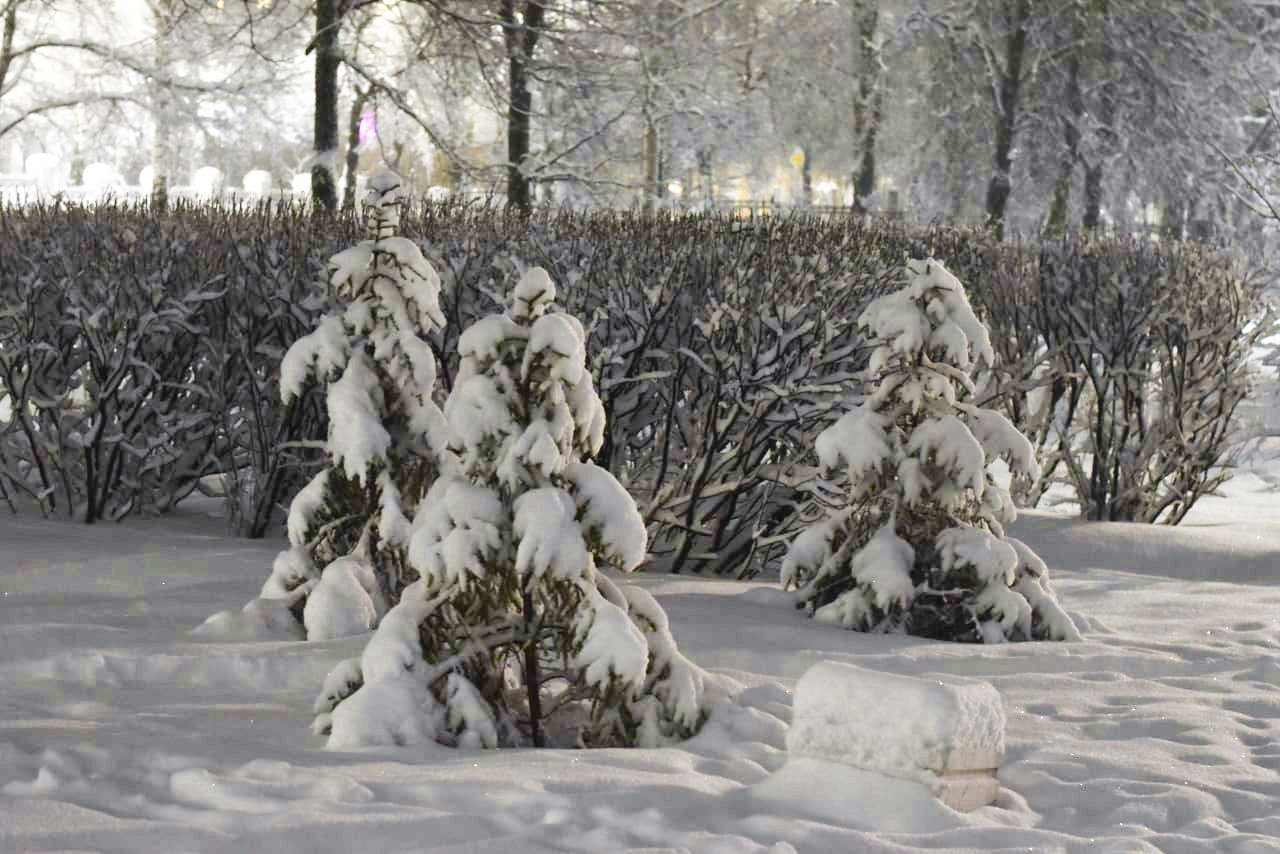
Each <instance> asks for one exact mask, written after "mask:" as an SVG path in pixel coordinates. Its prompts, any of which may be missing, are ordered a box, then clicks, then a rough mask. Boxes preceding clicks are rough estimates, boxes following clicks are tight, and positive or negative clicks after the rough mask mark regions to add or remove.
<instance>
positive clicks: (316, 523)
mask: <svg viewBox="0 0 1280 854" xmlns="http://www.w3.org/2000/svg"><path fill="white" fill-rule="evenodd" d="M400 201H401V197H400V179H399V176H397V175H395V174H394V173H392V172H389V171H384V172H381V173H379V174H378V175H375V176H374V177H373V178H372V179H371V180H370V182H369V192H368V196H367V198H366V202H365V204H366V208H365V210H366V215H367V217H368V228H369V238H368V239H367V240H364V241H362V242H360V243H359V244H357V245H356V246H353V247H352V248H350V249H347V250H345V251H343V252H340V253H338V254H337V255H335V256H333V258H332V259H331V260H330V262H329V272H330V275H329V281H328V296H329V297H330V298H331V299H332V300H333V301H334V302H335V303H336V305H335V308H334V309H333V310H332V311H330V312H329V313H328V314H326V315H324V316H323V317H322V318H321V319H320V322H319V325H318V326H317V328H316V329H315V331H313V332H311V333H310V334H308V335H306V336H304V337H302V338H301V339H299V340H298V341H296V342H295V343H294V344H293V346H292V347H290V348H289V351H288V352H287V353H286V354H285V357H284V361H283V362H282V364H281V367H280V389H281V395H282V397H283V398H284V402H285V403H288V402H289V401H290V400H292V399H293V398H294V397H297V396H299V395H300V394H302V390H303V387H304V386H305V385H306V384H307V383H308V382H319V383H323V384H324V385H325V386H326V387H327V392H326V406H327V410H328V416H329V438H328V443H327V447H326V449H327V451H328V455H329V465H327V466H326V467H325V468H324V469H322V470H321V471H320V472H319V473H318V474H317V475H316V476H315V477H314V478H313V479H312V480H311V482H310V483H309V484H307V486H306V487H304V488H303V489H302V490H301V492H299V493H298V495H297V496H296V497H295V498H294V500H293V503H292V505H291V506H290V508H289V520H288V527H289V541H290V543H291V544H292V549H291V550H289V551H288V552H285V553H283V554H282V555H281V557H280V558H279V559H277V561H276V566H275V569H274V570H273V573H272V577H271V579H270V580H269V581H268V582H267V585H266V586H265V587H264V588H263V594H262V595H263V596H271V595H275V596H284V595H287V594H291V593H292V592H293V591H294V590H296V589H297V588H298V587H299V586H300V585H302V584H303V583H305V582H307V581H308V580H309V579H314V578H315V577H316V575H317V568H322V569H323V574H321V575H320V576H319V581H318V583H317V584H316V586H315V588H314V590H312V591H311V592H310V594H309V595H307V596H305V597H303V600H302V601H299V602H298V607H300V608H302V609H303V610H302V614H303V620H304V623H305V625H306V628H307V637H308V638H310V639H312V640H315V639H319V638H327V637H335V636H338V635H344V634H358V633H360V632H363V631H367V630H369V629H371V628H373V626H374V625H375V624H376V622H377V620H378V618H379V617H380V616H381V614H382V613H383V612H384V611H385V610H386V605H387V603H390V602H394V601H395V600H396V599H397V598H398V597H399V595H400V592H401V590H402V588H403V587H404V585H405V583H406V582H407V581H409V580H412V579H411V578H406V573H408V572H409V571H408V570H407V568H406V566H405V559H404V553H405V549H406V547H407V546H408V537H409V519H408V516H406V513H409V514H411V513H412V512H413V511H414V509H415V508H416V507H417V505H418V502H419V500H420V498H421V496H422V494H423V493H424V492H425V490H426V489H427V487H428V486H429V485H430V482H431V480H432V479H434V477H435V475H436V473H437V472H438V470H439V466H440V461H441V453H442V452H443V450H444V448H445V446H446V444H447V442H448V439H449V434H448V428H447V425H446V424H445V419H444V413H443V412H441V410H440V408H439V407H438V406H437V405H436V403H435V402H434V400H433V393H434V390H435V382H436V361H435V355H434V353H433V352H432V350H431V345H430V344H429V343H427V340H426V338H427V336H429V335H430V334H432V333H433V332H436V331H438V330H440V329H441V328H443V326H444V324H445V318H444V315H443V314H442V313H441V311H440V302H439V295H440V277H439V276H438V275H437V274H436V271H435V270H434V269H433V268H432V267H431V265H430V264H429V263H427V261H426V259H425V258H423V256H422V252H421V250H420V249H419V248H418V247H417V245H415V244H414V243H413V242H412V241H411V240H409V239H408V238H405V237H400V236H397V235H396V231H397V229H398V226H399V210H400Z"/></svg>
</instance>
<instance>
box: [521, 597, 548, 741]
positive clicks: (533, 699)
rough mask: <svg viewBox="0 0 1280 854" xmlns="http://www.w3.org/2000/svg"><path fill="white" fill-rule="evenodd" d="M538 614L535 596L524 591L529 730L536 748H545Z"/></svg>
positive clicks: (525, 676) (525, 673)
mask: <svg viewBox="0 0 1280 854" xmlns="http://www.w3.org/2000/svg"><path fill="white" fill-rule="evenodd" d="M536 617H537V614H536V613H535V612H534V609H533V594H532V593H530V592H529V591H528V590H526V591H524V627H525V630H526V631H528V632H529V640H528V641H527V642H526V643H525V647H524V684H525V690H526V692H527V693H528V696H529V729H530V733H531V734H532V736H533V746H534V747H544V746H545V745H546V739H545V738H544V737H543V734H542V684H541V683H542V674H541V673H539V672H538V633H537V632H536V631H534V629H535V619H536Z"/></svg>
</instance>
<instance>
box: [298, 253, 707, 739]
mask: <svg viewBox="0 0 1280 854" xmlns="http://www.w3.org/2000/svg"><path fill="white" fill-rule="evenodd" d="M555 294H556V291H555V285H554V284H553V283H552V281H551V278H550V276H548V275H547V273H546V271H545V270H542V269H541V268H533V269H531V270H529V271H528V272H527V273H525V275H524V276H523V277H522V278H521V279H520V280H519V282H518V283H517V284H516V286H515V289H514V292H513V294H512V298H511V303H510V308H509V309H508V310H507V311H506V312H504V313H502V314H494V315H490V316H489V317H485V318H482V319H480V320H479V321H477V322H476V323H475V324H473V325H472V326H471V327H470V328H469V329H467V330H466V331H465V332H464V333H463V334H462V336H461V337H460V339H459V342H458V352H459V354H460V356H461V364H460V366H459V370H458V375H457V378H456V380H455V383H454V387H453V391H452V393H451V394H450V395H449V400H448V402H447V403H446V404H445V414H446V416H447V418H448V421H449V427H450V430H451V433H452V437H453V438H452V440H451V444H450V450H451V452H452V453H453V454H456V463H455V464H454V465H453V466H452V467H451V468H450V470H449V471H447V472H446V474H445V475H444V476H442V477H441V478H439V479H438V480H436V482H435V484H434V485H433V486H432V488H431V490H430V492H429V493H428V494H427V495H426V497H425V498H424V499H423V500H422V501H421V502H420V503H419V504H418V510H417V513H416V515H415V516H414V520H413V528H412V535H411V537H410V541H409V552H408V557H409V561H410V563H411V564H412V565H413V567H414V568H415V569H417V570H418V572H419V573H420V578H419V580H418V581H416V582H414V583H413V584H411V585H410V586H409V587H408V588H407V589H406V590H405V591H404V594H403V596H402V597H401V599H400V602H399V604H398V605H396V606H395V607H394V608H392V609H391V611H390V612H389V613H388V614H387V616H386V617H385V618H384V619H383V621H382V623H381V625H380V626H379V627H378V630H377V632H376V633H375V634H374V636H373V639H372V640H371V641H370V642H369V645H368V647H367V648H366V649H365V651H364V654H363V655H362V656H361V658H360V659H359V660H354V659H353V660H350V661H347V662H344V663H343V664H342V665H340V666H339V667H338V668H337V669H335V670H334V672H333V673H331V674H330V677H329V679H328V680H326V683H325V687H324V690H323V691H322V693H321V695H320V697H319V698H318V700H317V703H316V711H317V713H318V717H317V719H316V728H317V731H319V732H322V733H325V732H327V733H329V745H330V746H331V747H344V746H354V745H362V744H391V743H397V744H399V743H405V742H406V741H414V740H421V739H428V738H435V739H436V740H439V741H442V742H444V743H450V744H461V745H472V746H485V747H496V746H498V745H500V744H525V743H528V744H534V745H541V744H545V743H551V744H556V745H561V746H572V745H575V744H577V745H617V744H643V745H656V744H660V743H663V742H665V741H669V740H675V739H679V738H684V737H686V736H688V735H690V734H691V733H693V732H694V731H695V730H696V729H697V728H698V726H699V725H700V724H701V722H702V719H703V716H704V712H703V708H702V700H701V695H702V685H703V674H702V672H701V671H700V670H699V669H698V668H697V667H696V666H695V665H693V664H692V663H691V662H689V661H688V660H687V659H685V658H684V656H683V655H681V654H680V652H679V650H678V649H677V648H676V645H675V641H674V639H673V638H672V636H671V633H670V630H669V628H668V625H667V618H666V615H665V614H664V613H663V611H662V608H661V607H660V606H659V605H658V603H657V602H656V601H655V600H654V599H653V597H652V596H650V595H649V594H648V593H646V592H645V591H644V590H642V589H639V588H633V587H630V586H621V585H619V584H616V583H615V582H614V581H613V580H611V579H610V577H609V576H608V575H606V574H605V571H604V569H605V568H606V567H608V568H611V569H612V570H614V571H621V572H629V571H631V570H633V569H635V568H636V567H637V566H639V565H640V564H641V563H642V562H643V561H644V560H645V557H646V546H647V542H646V533H645V526H644V521H643V520H642V518H641V517H640V513H639V512H638V510H637V509H636V505H635V502H634V500H633V499H632V498H631V496H630V495H629V494H628V493H627V491H626V490H625V489H624V488H623V487H622V485H621V484H619V483H618V481H617V480H616V479H614V477H613V475H612V474H610V473H609V472H608V471H606V470H605V469H603V468H600V467H598V466H596V465H594V464H593V463H591V462H589V461H588V460H589V458H590V457H592V456H594V455H595V454H596V453H597V452H598V451H599V449H600V445H601V442H602V440H603V435H604V426H605V422H604V409H603V407H602V405H601V403H600V398H599V397H598V395H597V394H596V390H595V387H594V383H593V380H592V378H591V374H590V372H589V371H587V369H586V350H585V346H586V334H585V332H584V330H583V327H582V324H581V323H580V322H579V321H578V320H577V318H575V317H573V316H572V315H568V314H564V313H561V312H559V311H556V310H554V309H553V305H552V303H553V300H554V299H555ZM387 709H397V710H404V711H405V713H406V714H408V718H405V717H404V716H403V715H396V716H389V715H388V714H387V712H386V710H387Z"/></svg>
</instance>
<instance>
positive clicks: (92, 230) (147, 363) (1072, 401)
mask: <svg viewBox="0 0 1280 854" xmlns="http://www.w3.org/2000/svg"><path fill="white" fill-rule="evenodd" d="M0 223H2V224H0V257H3V258H4V259H5V263H4V264H3V265H0V395H3V394H7V395H8V396H9V397H10V398H11V404H10V405H11V409H12V415H11V417H10V419H9V420H8V421H7V422H5V423H0V500H7V501H9V502H10V503H15V502H17V501H20V500H24V499H34V500H36V501H37V502H38V503H39V504H41V506H43V507H45V508H46V509H48V510H50V511H56V512H66V513H74V514H77V515H81V516H82V517H83V518H84V519H85V520H87V521H93V520H95V519H99V518H104V517H107V518H118V517H120V516H121V515H123V514H124V513H127V512H129V511H131V510H148V511H163V510H164V509H166V508H168V507H170V506H172V504H173V503H174V502H175V501H177V500H179V499H180V498H181V497H183V496H184V495H185V494H187V493H188V492H189V491H190V490H191V489H192V488H194V485H195V481H196V479H197V478H198V477H199V476H201V475H204V474H207V473H210V472H214V471H227V472H230V473H231V474H232V475H233V477H232V479H233V481H234V483H233V488H234V492H235V493H236V495H237V496H238V498H239V500H238V501H237V502H236V503H235V505H234V506H235V511H236V513H237V515H238V522H239V524H240V525H241V527H242V529H243V530H244V532H245V533H248V534H251V535H261V534H262V533H263V532H264V531H265V530H267V529H268V528H269V526H270V525H271V524H272V523H271V519H272V515H273V514H274V513H276V512H278V508H279V506H280V504H281V503H282V502H285V501H287V498H288V496H289V495H290V494H291V493H292V491H293V490H294V489H296V487H297V486H298V485H299V484H300V482H301V479H302V478H303V477H305V476H306V475H307V473H308V471H309V466H311V465H313V464H314V461H315V460H316V459H317V458H318V457H317V455H316V452H315V449H314V445H315V444H316V443H317V441H318V440H323V437H324V434H325V425H324V423H323V406H321V405H320V404H321V403H322V402H321V401H319V400H317V399H315V398H314V397H313V398H304V399H302V400H299V401H296V402H295V403H294V404H292V405H291V406H290V407H287V408H286V407H284V406H282V405H281V404H280V403H279V395H278V388H277V380H278V365H279V360H280V357H281V355H282V354H283V351H284V349H285V348H286V347H287V346H288V345H289V343H291V342H292V341H293V340H294V339H296V338H297V337H299V336H300V335H302V334H304V333H305V332H306V331H307V330H309V329H310V328H311V327H312V325H313V324H314V322H315V319H316V317H317V316H318V312H319V310H320V306H321V300H320V297H319V293H318V288H317V287H316V282H317V281H319V280H320V279H321V278H322V273H323V263H324V259H326V258H328V257H329V256H330V255H332V254H333V253H334V252H335V251H336V250H337V249H339V248H341V247H343V246H346V245H349V244H350V243H351V242H352V241H354V240H356V239H358V238H359V236H360V226H359V223H358V222H356V221H355V220H354V219H353V218H346V217H334V218H325V219H321V218H311V217H309V216H307V215H305V214H304V213H302V212H300V211H296V210H287V209H275V210H271V209H257V210H248V209H245V210H240V211H232V212H226V211H219V210H210V209H200V208H191V207H187V208H178V209H176V210H174V211H172V212H170V213H169V214H166V216H165V217H164V218H162V219H160V220H158V221H155V220H152V219H151V218H150V217H149V216H148V215H147V214H146V213H145V211H142V210H139V209H104V208H97V209H91V210H86V209H77V208H66V207H57V208H37V209H30V210H23V211H7V212H5V215H4V216H3V218H2V219H0ZM402 229H403V231H404V233H406V234H408V235H410V236H414V237H416V238H417V239H418V240H420V242H421V243H422V245H423V247H424V250H425V252H426V254H427V256H428V257H429V258H430V259H431V260H432V262H433V264H434V265H435V266H436V267H437V269H439V270H440V272H441V275H442V278H443V280H444V290H445V295H444V301H443V304H444V308H445V312H446V315H447V316H448V319H449V325H448V327H447V329H446V331H445V332H444V333H443V335H442V336H441V337H440V339H439V340H437V341H434V342H433V346H435V347H437V348H438V355H439V356H441V361H442V364H443V366H444V368H443V370H442V373H441V377H440V386H441V388H442V391H445V392H447V391H448V389H449V388H450V386H451V378H452V376H453V371H454V367H455V364H456V357H455V356H454V353H455V349H456V347H455V345H456V339H457V335H458V334H459V333H460V332H461V330H462V329H464V328H465V327H466V325H467V324H468V323H469V322H471V321H472V320H474V319H475V318H477V317H479V316H481V315H484V314H487V313H489V312H491V311H493V310H495V308H496V307H498V306H499V305H500V304H501V302H502V296H503V293H502V291H503V289H504V288H506V287H507V286H508V285H509V283H510V282H511V281H512V280H513V274H514V273H516V272H519V271H520V270H522V269H523V268H524V267H525V266H527V265H534V264H538V265H541V266H544V267H546V268H547V269H548V270H549V271H550V272H551V274H552V276H553V277H554V278H555V279H556V280H557V281H558V282H560V283H561V284H562V301H563V302H564V304H565V307H566V309H567V310H569V311H571V312H573V313H574V314H577V315H578V316H579V317H581V318H583V320H584V322H585V323H587V325H588V330H589V334H590V337H591V341H590V346H589V347H588V352H590V353H593V354H596V356H595V358H594V363H593V365H592V369H593V371H594V372H595V373H596V376H597V380H598V387H599V389H600V393H601V396H602V398H603V400H604V403H605V406H606V410H607V414H608V424H609V432H608V435H607V437H606V443H605V447H604V449H603V451H602V453H601V457H600V462H601V463H602V464H604V465H607V466H608V467H610V468H611V469H612V470H613V471H614V472H615V473H616V474H617V475H618V476H619V478H620V479H621V480H622V481H623V482H624V483H625V484H626V485H627V486H628V488H629V489H631V491H632V492H633V494H636V495H637V496H639V497H640V503H641V509H642V511H643V513H644V515H645V518H646V521H647V522H648V523H649V526H650V533H651V539H652V542H653V545H654V552H655V555H656V556H657V559H658V561H659V562H660V564H661V565H663V566H665V567H666V568H668V569H671V570H674V571H682V570H697V571H714V572H720V573H725V572H733V573H740V572H751V571H755V570H756V569H758V567H759V566H760V565H761V560H760V559H758V558H761V554H760V552H761V550H764V551H766V552H768V553H774V547H776V546H777V545H778V544H779V543H780V542H781V541H782V540H783V539H785V538H787V537H788V536H789V535H790V534H791V533H792V530H793V525H794V520H793V517H794V513H793V509H794V506H795V503H796V500H797V499H798V497H799V491H800V490H801V488H802V487H803V485H804V483H805V481H806V480H807V478H808V476H809V472H810V470H809V468H808V466H807V463H808V462H809V460H808V457H807V454H808V453H809V449H810V448H811V447H812V441H813V438H814V437H815V436H816V434H817V432H819V430H820V429H821V428H822V427H823V426H825V424H826V423H828V422H829V421H830V420H831V418H832V417H833V415H834V414H835V413H837V412H839V411H842V409H843V408H844V407H845V405H846V404H847V403H848V402H849V401H850V399H856V397H857V394H858V392H859V385H858V383H857V380H856V374H857V372H858V371H859V370H860V369H861V368H862V366H863V364H864V363H865V353H864V352H863V349H862V342H861V340H860V339H859V337H858V334H857V331H856V320H857V317H858V315H859V314H860V312H861V310H862V308H863V307H864V306H865V305H866V304H867V302H868V301H869V300H870V299H872V298H873V297H875V296H876V295H878V294H880V293H882V292H884V291H885V290H886V289H887V288H889V287H891V286H893V285H894V284H895V283H896V282H897V280H898V276H899V274H900V270H901V266H902V264H903V262H904V261H905V260H906V258H907V257H924V256H926V255H928V254H932V255H935V256H936V257H938V258H940V259H943V260H945V262H946V263H947V265H948V267H949V268H950V269H951V270H952V271H953V272H955V273H956V275H957V276H958V277H959V278H960V279H961V281H963V282H964V283H965V284H966V285H967V286H968V287H969V288H970V290H971V295H972V297H973V301H974V304H975V306H976V307H977V309H978V311H979V312H980V314H982V315H983V316H984V319H986V320H987V321H988V323H989V324H990V325H991V327H992V338H993V343H994V344H995V345H996V348H997V350H998V352H999V355H1000V357H1001V365H1000V367H999V369H998V370H997V371H996V372H995V373H994V374H993V375H992V376H990V377H988V378H987V382H986V384H985V386H984V390H983V391H982V392H981V393H982V394H983V395H984V396H985V397H987V398H988V400H987V401H986V402H987V403H988V404H989V405H998V406H1001V407H1003V408H1004V409H1005V411H1006V412H1007V413H1008V414H1009V415H1010V416H1011V417H1012V418H1013V419H1014V420H1015V422H1016V423H1017V424H1018V425H1019V426H1020V427H1022V428H1023V429H1024V431H1025V432H1027V433H1028V435H1032V436H1033V437H1034V438H1035V439H1036V441H1037V443H1038V446H1039V448H1040V450H1041V452H1042V455H1043V459H1042V461H1043V464H1044V467H1045V471H1046V473H1057V474H1058V475H1059V476H1063V477H1066V478H1067V479H1069V480H1070V481H1071V482H1072V483H1074V485H1075V488H1076V491H1077V493H1078V494H1079V496H1080V499H1081V503H1082V506H1083V507H1085V509H1086V512H1087V513H1088V514H1089V515H1090V516H1091V517H1093V518H1122V519H1142V520H1146V521H1154V520H1155V519H1156V518H1158V517H1159V518H1165V519H1168V520H1169V521H1177V520H1178V519H1179V518H1181V515H1182V514H1183V513H1185V511H1186V509H1187V508H1189V507H1190V505H1191V503H1193V502H1194V501H1195V499H1196V498H1197V497H1199V496H1200V495H1201V494H1203V493H1204V492H1205V491H1206V490H1207V489H1209V488H1211V487H1212V486H1213V485H1214V483H1215V478H1216V477H1217V476H1218V475H1217V474H1215V473H1213V472H1212V471H1211V469H1212V466H1213V464H1214V463H1216V462H1220V461H1221V459H1222V457H1223V454H1224V453H1225V451H1226V447H1227V445H1226V439H1227V435H1228V430H1229V426H1230V420H1231V419H1230V417H1231V415H1232V413H1233V411H1234V408H1235V406H1236V404H1237V403H1238V402H1239V399H1240V397H1241V396H1242V395H1243V393H1244V389H1245V376H1244V371H1245V356H1246V355H1247V352H1248V349H1249V347H1250V346H1251V344H1252V343H1253V341H1254V339H1255V338H1256V336H1257V335H1258V334H1260V332H1261V330H1262V326H1261V325H1258V324H1255V325H1254V326H1252V327H1249V329H1248V330H1247V331H1246V326H1248V324H1249V322H1250V321H1251V320H1256V319H1257V316H1258V292H1257V285H1256V282H1255V281H1254V280H1253V279H1252V278H1251V277H1250V276H1249V275H1248V274H1247V273H1246V272H1245V271H1244V270H1243V269H1242V268H1240V267H1239V266H1238V265H1237V264H1235V263H1233V262H1229V261H1227V260H1225V259H1223V258H1221V257H1219V256H1217V255H1214V254H1211V253H1209V252H1208V251H1206V250H1203V249H1201V248H1198V247H1193V246H1187V245H1182V244H1176V245H1169V246H1154V245H1151V244H1138V243H1126V242H1116V241H1099V242H1091V243H1077V242H1070V241H1066V242H1060V243H1053V244H1045V245H1041V246H1013V245H1008V244H998V243H995V242H993V241H991V240H990V239H989V238H987V237H986V236H984V235H982V234H980V233H977V232H972V231H966V230H960V229H948V228H941V227H933V228H920V227H911V226H907V225H902V224H895V223H887V222H878V221H831V222H818V221H813V220H806V219H801V218H792V219H773V220H765V221H760V220H755V221H736V220H732V219H729V218H726V217H722V216H695V217H679V218H675V217H669V216H656V217H646V216H642V215H638V214H632V213H625V212H609V213H592V214H581V213H568V212H561V213H542V214H537V215H535V216H534V218H533V219H521V218H519V217H517V216H513V215H508V214H506V213H504V212H494V211H489V210H485V209H480V208H475V207H464V206H458V205H437V206H421V207H416V208H414V209H412V210H410V211H407V212H406V215H405V217H404V218H403V221H402ZM997 389H998V390H999V392H998V394H997V392H996V390H997ZM309 446H310V447H309ZM1047 480H1048V479H1047V478H1045V479H1042V481H1041V483H1042V484H1043V483H1045V482H1047ZM1024 487H1025V490H1024V491H1025V494H1026V495H1027V497H1028V498H1030V499H1036V498H1038V497H1039V495H1040V494H1042V491H1043V487H1042V486H1040V487H1036V488H1035V490H1034V491H1032V488H1031V487H1030V486H1028V485H1024ZM1162 514H1163V515H1162ZM753 558H756V559H753Z"/></svg>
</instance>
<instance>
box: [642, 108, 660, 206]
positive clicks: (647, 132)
mask: <svg viewBox="0 0 1280 854" xmlns="http://www.w3.org/2000/svg"><path fill="white" fill-rule="evenodd" d="M657 199H658V129H657V127H655V126H654V123H653V119H651V118H650V119H648V120H647V121H646V122H645V128H644V208H645V210H652V209H653V205H654V202H656V201H657Z"/></svg>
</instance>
